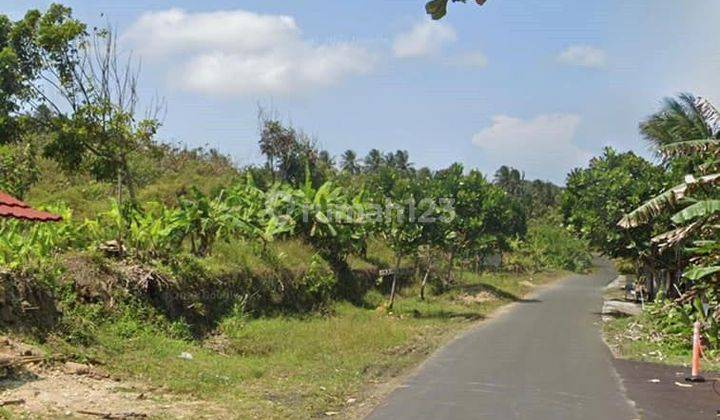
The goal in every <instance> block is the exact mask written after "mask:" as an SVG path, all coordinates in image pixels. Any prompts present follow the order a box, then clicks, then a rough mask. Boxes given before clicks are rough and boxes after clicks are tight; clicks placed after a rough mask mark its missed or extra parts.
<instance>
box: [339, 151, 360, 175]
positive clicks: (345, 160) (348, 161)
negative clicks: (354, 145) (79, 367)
mask: <svg viewBox="0 0 720 420" xmlns="http://www.w3.org/2000/svg"><path fill="white" fill-rule="evenodd" d="M340 169H342V171H343V172H347V173H349V174H350V175H355V174H357V173H358V172H360V166H359V165H358V162H357V154H356V153H355V152H354V151H353V150H350V149H348V150H346V151H345V152H344V153H343V154H342V157H341V163H340Z"/></svg>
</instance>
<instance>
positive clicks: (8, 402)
mask: <svg viewBox="0 0 720 420" xmlns="http://www.w3.org/2000/svg"><path fill="white" fill-rule="evenodd" d="M19 404H25V399H23V398H18V399H17V400H5V401H0V407H5V406H6V405H19Z"/></svg>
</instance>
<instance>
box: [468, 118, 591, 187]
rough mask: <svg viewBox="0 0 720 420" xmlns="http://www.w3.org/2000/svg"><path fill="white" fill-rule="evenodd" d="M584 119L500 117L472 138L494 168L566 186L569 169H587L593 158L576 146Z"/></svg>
mask: <svg viewBox="0 0 720 420" xmlns="http://www.w3.org/2000/svg"><path fill="white" fill-rule="evenodd" d="M579 124H580V117H579V116H578V115H573V114H548V115H539V116H537V117H535V118H532V119H529V120H523V119H520V118H514V117H508V116H505V115H498V116H495V117H493V119H492V124H491V125H490V126H489V127H487V128H484V129H482V130H481V131H480V132H478V133H477V134H475V135H474V136H473V138H472V142H473V144H475V145H476V146H478V147H479V148H480V149H481V150H482V152H483V156H482V158H483V159H484V160H485V161H486V162H487V163H488V164H489V165H492V166H491V167H493V168H497V167H499V166H500V165H510V166H514V167H516V168H520V169H522V170H524V171H526V173H527V174H528V177H532V178H544V179H550V180H553V181H555V182H562V181H563V176H564V174H565V173H567V172H568V170H569V169H571V168H573V167H576V166H580V165H583V164H585V163H586V162H587V160H588V159H589V158H590V157H591V154H590V153H588V152H586V151H584V150H582V149H581V148H579V147H578V146H577V145H576V144H575V143H574V142H573V139H574V138H575V133H576V131H577V128H578V125H579Z"/></svg>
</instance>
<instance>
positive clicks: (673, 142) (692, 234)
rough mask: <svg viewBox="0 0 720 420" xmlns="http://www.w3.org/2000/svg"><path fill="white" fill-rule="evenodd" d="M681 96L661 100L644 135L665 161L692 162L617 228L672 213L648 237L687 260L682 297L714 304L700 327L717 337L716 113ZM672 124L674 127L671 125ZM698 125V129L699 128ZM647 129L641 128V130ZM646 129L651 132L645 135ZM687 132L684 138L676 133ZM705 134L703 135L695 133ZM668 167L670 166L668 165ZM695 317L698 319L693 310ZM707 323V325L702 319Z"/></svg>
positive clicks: (719, 200) (719, 151)
mask: <svg viewBox="0 0 720 420" xmlns="http://www.w3.org/2000/svg"><path fill="white" fill-rule="evenodd" d="M690 98H692V97H691V96H690V95H681V97H680V101H673V100H666V105H667V108H666V109H665V110H664V111H663V112H660V113H658V114H656V115H653V116H651V117H650V118H649V119H648V121H646V123H644V124H645V125H644V126H643V129H647V131H643V133H644V134H646V137H648V138H649V139H651V141H653V142H655V143H656V144H657V146H658V153H659V154H660V155H661V156H662V157H663V160H664V162H665V163H668V162H670V163H672V161H674V160H680V161H682V162H685V164H686V166H688V164H692V167H691V171H692V172H690V173H688V174H686V175H685V176H684V180H683V182H681V183H679V184H678V185H675V186H674V187H672V188H669V189H667V190H665V191H664V192H663V193H662V194H660V195H658V196H656V197H654V198H652V199H650V200H648V201H647V202H645V203H644V204H643V205H642V206H640V207H638V208H637V209H635V210H633V211H632V212H630V213H629V214H627V215H625V216H624V217H623V218H622V219H621V220H620V221H619V222H618V225H619V226H620V227H623V228H626V229H631V228H634V227H637V226H640V225H642V224H646V223H649V222H655V221H657V220H658V219H659V218H660V216H661V215H663V214H664V213H668V212H672V213H674V214H673V216H672V217H671V218H670V220H671V221H672V224H673V226H672V228H671V229H670V230H668V231H666V232H665V233H662V234H660V235H657V236H655V237H654V238H652V242H653V243H654V244H656V245H657V246H658V248H659V250H660V252H662V251H664V250H666V249H668V248H676V249H678V250H682V251H683V252H682V253H681V254H679V255H683V256H684V258H688V257H689V259H688V260H687V262H689V264H690V266H689V268H687V269H685V270H684V272H683V277H684V278H685V279H687V280H690V283H685V284H683V286H684V287H683V289H684V290H683V291H682V293H681V295H682V296H681V298H682V301H684V302H690V301H693V302H695V306H694V308H701V307H702V303H703V302H707V303H709V304H710V307H712V308H714V309H713V311H712V316H711V317H707V318H706V325H705V328H706V329H707V330H708V331H712V332H713V334H712V335H714V337H715V338H717V333H718V330H719V329H720V325H718V323H717V322H716V321H715V320H716V319H720V305H718V304H717V301H716V300H715V299H716V298H717V296H718V295H717V293H718V291H719V289H720V288H719V287H718V280H719V278H718V277H719V275H718V273H720V258H719V257H720V242H719V241H718V239H717V238H718V237H719V233H720V227H719V226H720V191H719V190H718V187H720V160H718V157H719V156H720V140H718V139H717V135H718V128H719V126H718V122H719V121H720V113H719V112H718V111H717V110H716V109H715V108H714V107H713V106H712V104H710V103H709V102H708V101H706V100H704V99H702V98H692V99H693V101H694V102H693V103H690V102H688V101H689V100H690ZM674 124H676V125H674ZM700 125H703V126H704V127H700ZM646 127H647V128H646ZM647 133H650V134H652V137H649V136H648V134H647ZM680 133H684V134H683V135H689V136H691V137H689V140H683V139H682V138H679V137H677V136H679V135H680ZM698 136H707V137H698ZM673 165H674V164H673ZM696 315H697V316H698V317H700V318H703V315H702V313H700V311H699V310H698V313H696ZM708 322H709V323H710V324H711V325H707V323H708Z"/></svg>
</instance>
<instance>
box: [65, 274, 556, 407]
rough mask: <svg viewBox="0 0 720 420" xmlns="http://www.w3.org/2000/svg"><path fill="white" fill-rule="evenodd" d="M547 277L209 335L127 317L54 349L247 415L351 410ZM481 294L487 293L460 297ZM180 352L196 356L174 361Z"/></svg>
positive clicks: (469, 281)
mask: <svg viewBox="0 0 720 420" xmlns="http://www.w3.org/2000/svg"><path fill="white" fill-rule="evenodd" d="M552 277H554V276H553V275H551V274H542V275H536V276H534V277H531V276H515V275H508V274H484V275H475V274H470V273H466V274H465V275H464V276H463V278H462V279H461V280H460V281H458V284H457V285H456V286H455V287H453V288H452V289H451V290H450V291H448V292H447V293H445V294H442V295H438V296H433V295H430V296H428V298H427V300H426V301H420V299H419V298H417V297H416V296H417V289H416V288H408V289H405V290H402V291H401V296H400V298H399V299H398V301H397V302H396V306H395V308H394V311H392V312H390V313H388V312H387V311H386V310H385V309H383V307H382V304H383V303H384V301H385V298H386V297H385V296H382V295H381V294H380V293H379V292H377V291H371V292H369V293H368V294H367V295H366V297H365V301H366V305H365V306H366V307H359V306H353V305H350V304H348V303H337V304H335V305H334V307H333V308H332V311H331V313H330V314H329V315H324V316H323V315H319V314H316V315H311V316H306V317H274V318H261V319H247V318H245V317H243V316H242V315H239V314H238V315H234V316H230V317H227V318H225V319H224V320H223V321H222V322H221V324H220V326H219V327H218V331H217V332H218V333H219V335H218V336H215V337H213V338H209V339H207V340H205V341H197V340H188V339H178V338H172V337H171V336H169V335H167V334H164V333H161V332H159V331H158V330H157V329H155V328H151V327H147V326H145V325H144V324H143V323H142V322H141V321H136V320H133V319H132V318H127V317H125V318H122V319H121V320H117V321H113V322H109V323H105V324H101V325H100V326H99V327H98V329H97V342H96V344H95V345H93V346H92V347H91V348H85V349H80V348H75V347H67V345H66V344H65V345H62V346H60V345H57V343H56V344H55V346H54V348H53V350H54V351H58V350H61V351H64V352H71V353H73V354H76V355H77V354H82V353H84V354H85V355H86V356H91V357H92V358H94V359H99V360H101V361H103V362H104V363H105V364H106V366H105V367H106V368H107V369H108V370H110V371H111V372H112V373H114V374H116V375H119V376H121V377H126V378H129V379H130V378H132V379H139V380H142V381H146V382H148V383H150V384H154V385H157V386H163V387H164V388H165V389H167V390H168V391H169V392H172V393H177V394H184V395H191V396H193V397H195V398H199V399H203V400H209V401H213V402H215V403H216V404H218V405H220V406H223V407H225V408H227V409H229V410H232V412H235V413H242V416H243V417H262V418H268V417H270V418H282V417H293V418H308V417H314V416H318V415H322V414H323V413H325V412H329V411H333V412H344V413H346V414H347V413H348V411H347V410H350V411H352V410H353V409H355V408H357V405H358V404H359V403H360V402H362V401H364V400H365V399H366V398H368V396H369V395H371V394H372V393H373V390H374V388H373V384H377V383H382V382H386V381H388V380H390V379H391V378H393V377H396V376H398V375H401V374H402V373H404V372H406V371H407V370H408V369H409V368H410V367H412V366H414V365H416V364H417V363H419V362H420V361H421V360H422V359H424V358H425V357H427V355H428V354H430V353H431V352H432V351H433V350H434V349H436V348H437V347H438V346H439V345H441V344H442V343H443V342H446V341H447V340H448V339H449V338H451V337H452V336H454V335H455V334H456V333H457V332H459V331H461V330H463V329H466V328H467V327H468V326H470V325H472V322H473V321H475V320H478V319H483V318H484V317H486V316H487V315H488V314H489V313H490V312H492V311H493V310H494V309H496V308H498V307H499V306H501V305H503V304H505V303H508V302H511V301H513V300H518V299H520V298H521V296H523V295H524V294H525V293H527V292H529V291H530V290H531V289H532V286H531V285H530V284H529V283H528V282H531V283H533V284H541V283H544V282H547V281H548V280H549V279H551V278H552ZM481 292H482V293H484V296H485V295H488V293H490V294H491V298H490V299H489V300H486V301H483V302H474V301H465V300H463V299H462V297H464V296H472V295H474V294H477V293H481ZM374 307H377V308H374ZM218 337H220V338H218ZM181 352H188V353H190V354H192V355H193V359H192V360H184V359H181V358H179V357H178V355H179V354H180V353H181ZM353 400H355V401H354V402H353V403H348V401H353Z"/></svg>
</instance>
